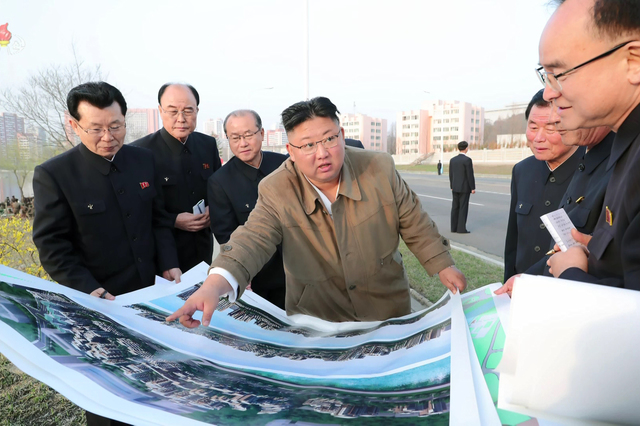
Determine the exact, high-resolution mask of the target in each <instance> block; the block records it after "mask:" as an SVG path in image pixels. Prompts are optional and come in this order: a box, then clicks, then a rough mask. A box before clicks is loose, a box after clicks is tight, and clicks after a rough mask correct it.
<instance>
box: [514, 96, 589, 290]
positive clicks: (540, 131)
mask: <svg viewBox="0 0 640 426" xmlns="http://www.w3.org/2000/svg"><path fill="white" fill-rule="evenodd" d="M525 117H526V119H527V141H528V142H529V146H530V148H531V150H532V151H533V154H534V155H533V156H532V157H528V158H526V159H524V160H522V161H520V162H519V163H518V164H516V165H515V166H514V167H513V172H512V176H511V204H510V208H509V222H508V225H507V236H506V242H505V249H504V267H505V269H504V281H505V282H506V281H507V280H508V279H509V278H510V277H512V276H513V275H516V274H519V273H522V272H524V271H526V270H527V269H528V268H529V267H531V266H532V265H534V264H535V263H536V262H538V261H540V259H542V258H543V257H544V255H545V253H546V252H547V249H548V247H549V244H550V243H551V241H552V238H551V235H550V234H549V231H547V230H546V229H545V226H544V224H543V223H542V220H540V216H542V215H545V214H547V213H550V212H552V211H554V210H557V209H558V205H559V204H560V200H561V199H562V196H563V195H564V193H565V192H566V190H567V187H568V186H569V183H570V182H571V177H572V176H573V173H574V171H575V170H576V169H577V167H578V163H579V162H580V159H581V157H582V155H583V153H584V148H578V147H575V146H565V145H563V144H562V138H561V135H560V133H559V132H558V131H557V129H556V124H557V122H558V120H559V118H558V116H557V114H555V113H552V108H551V105H550V104H549V103H548V102H546V101H545V100H544V99H543V98H542V90H541V91H539V92H538V93H536V94H535V96H534V97H533V98H532V99H531V102H530V103H529V106H528V107H527V110H526V112H525Z"/></svg>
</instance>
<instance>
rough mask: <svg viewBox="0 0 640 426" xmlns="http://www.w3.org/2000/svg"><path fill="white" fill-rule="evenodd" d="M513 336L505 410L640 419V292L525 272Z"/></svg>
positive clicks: (505, 364) (502, 395) (505, 367)
mask: <svg viewBox="0 0 640 426" xmlns="http://www.w3.org/2000/svg"><path fill="white" fill-rule="evenodd" d="M506 335H507V339H506V342H505V348H504V355H503V358H502V362H501V363H500V366H499V367H498V370H499V371H500V373H501V376H500V392H499V401H498V407H499V408H505V409H509V410H511V411H519V410H518V409H517V408H516V407H517V406H520V407H523V408H524V409H526V410H535V411H536V412H537V413H540V414H537V415H540V416H543V417H545V418H549V419H552V418H553V416H555V417H556V418H563V417H566V418H572V419H575V420H578V421H580V422H582V423H583V424H585V423H586V422H588V421H592V422H613V423H628V424H637V422H638V419H640V367H638V360H639V359H640V344H639V343H638V342H640V292H637V291H632V290H624V289H618V288H611V287H607V286H600V285H593V284H585V283H580V282H575V281H566V280H559V279H554V278H547V277H534V276H529V275H523V276H521V277H519V278H517V279H516V282H515V285H514V291H513V293H512V300H511V310H510V316H509V328H508V329H507V331H506ZM520 412H523V413H524V414H528V413H525V412H524V411H520Z"/></svg>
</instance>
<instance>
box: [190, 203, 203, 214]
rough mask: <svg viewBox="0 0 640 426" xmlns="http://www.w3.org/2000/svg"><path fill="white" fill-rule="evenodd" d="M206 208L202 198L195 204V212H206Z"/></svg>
mask: <svg viewBox="0 0 640 426" xmlns="http://www.w3.org/2000/svg"><path fill="white" fill-rule="evenodd" d="M205 208H206V207H205V205H204V200H200V201H198V202H197V203H196V204H195V205H194V206H193V214H202V213H204V211H205Z"/></svg>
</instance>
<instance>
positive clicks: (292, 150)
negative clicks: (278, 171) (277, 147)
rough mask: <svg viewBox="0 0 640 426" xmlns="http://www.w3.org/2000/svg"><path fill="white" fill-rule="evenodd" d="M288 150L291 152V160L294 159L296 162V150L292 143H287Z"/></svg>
mask: <svg viewBox="0 0 640 426" xmlns="http://www.w3.org/2000/svg"><path fill="white" fill-rule="evenodd" d="M286 147H287V152H288V153H289V158H291V161H293V162H294V163H295V161H296V156H295V155H294V153H295V150H294V149H293V148H291V145H289V144H287V145H286Z"/></svg>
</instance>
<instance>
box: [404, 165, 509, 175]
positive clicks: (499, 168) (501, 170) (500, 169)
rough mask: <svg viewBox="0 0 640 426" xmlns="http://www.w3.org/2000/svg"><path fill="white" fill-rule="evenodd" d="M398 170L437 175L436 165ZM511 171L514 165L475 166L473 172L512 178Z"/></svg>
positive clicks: (445, 168)
mask: <svg viewBox="0 0 640 426" xmlns="http://www.w3.org/2000/svg"><path fill="white" fill-rule="evenodd" d="M396 169H397V170H400V171H406V172H433V173H437V170H436V165H435V164H420V165H417V166H409V165H396ZM511 169H513V164H496V165H488V164H478V163H476V164H474V165H473V171H474V173H475V174H477V175H480V174H482V175H505V176H511ZM448 173H449V168H448V167H447V165H446V164H445V166H444V174H445V175H446V174H448Z"/></svg>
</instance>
